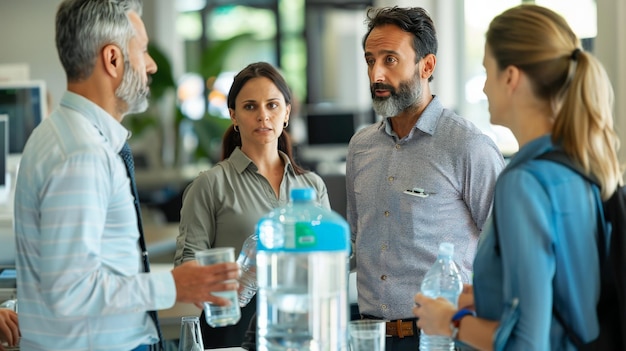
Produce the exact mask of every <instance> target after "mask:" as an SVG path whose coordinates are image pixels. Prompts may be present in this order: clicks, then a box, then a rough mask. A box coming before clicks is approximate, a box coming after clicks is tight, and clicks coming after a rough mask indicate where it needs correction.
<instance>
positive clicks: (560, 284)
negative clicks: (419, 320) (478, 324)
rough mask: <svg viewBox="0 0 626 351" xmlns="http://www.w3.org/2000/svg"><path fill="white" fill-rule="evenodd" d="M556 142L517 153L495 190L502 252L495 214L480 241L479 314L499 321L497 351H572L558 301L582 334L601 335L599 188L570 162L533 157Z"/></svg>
mask: <svg viewBox="0 0 626 351" xmlns="http://www.w3.org/2000/svg"><path fill="white" fill-rule="evenodd" d="M552 148H553V146H552V143H551V141H550V136H544V137H541V138H538V139H535V140H534V141H532V142H530V143H528V144H526V145H524V147H522V148H521V149H520V150H519V152H518V153H517V154H516V155H515V157H513V159H512V160H511V162H510V163H509V165H508V166H507V168H506V169H505V170H504V171H503V172H502V174H501V175H500V177H499V179H498V182H497V184H496V190H495V194H494V215H495V218H496V225H497V228H498V242H499V247H500V254H497V253H496V250H495V246H496V244H495V235H494V232H493V225H492V223H491V220H490V221H489V224H488V225H487V227H486V229H485V232H484V233H483V236H481V239H480V242H479V244H478V251H477V253H476V260H475V262H474V298H475V304H476V312H477V315H478V316H479V317H481V318H485V319H490V320H497V321H500V328H499V329H498V331H497V334H496V339H495V340H494V349H495V350H504V349H506V350H574V349H575V348H574V347H573V345H572V344H571V342H570V340H569V339H568V337H567V336H566V334H565V332H564V330H563V328H562V327H561V325H560V324H559V323H558V322H557V321H556V320H555V318H554V316H553V314H552V305H553V303H554V304H555V305H556V307H557V309H558V310H559V312H560V314H561V315H562V317H563V319H564V320H566V321H567V322H568V323H569V326H570V327H571V328H572V329H573V330H574V331H575V332H576V333H577V334H578V336H579V337H580V338H581V339H582V340H584V341H590V340H592V339H594V338H595V337H597V335H598V320H597V317H596V304H597V301H598V298H599V294H600V288H599V286H600V282H599V278H600V270H599V266H598V251H597V244H596V235H597V223H596V216H595V215H594V214H595V213H596V201H600V194H599V191H598V189H597V188H596V187H591V186H590V184H589V183H587V182H586V181H585V180H584V179H583V178H582V177H581V176H580V175H578V174H577V173H575V172H574V171H572V170H570V169H569V168H567V167H565V166H562V165H559V164H557V163H555V162H550V161H546V160H534V159H535V158H536V157H538V156H539V155H541V154H543V153H545V152H547V151H548V150H551V149H552ZM590 188H591V189H592V191H591V192H590V190H589V189H590Z"/></svg>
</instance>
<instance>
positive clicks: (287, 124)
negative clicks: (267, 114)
mask: <svg viewBox="0 0 626 351" xmlns="http://www.w3.org/2000/svg"><path fill="white" fill-rule="evenodd" d="M287 127H289V121H288V120H287V121H285V123H283V129H286V128H287Z"/></svg>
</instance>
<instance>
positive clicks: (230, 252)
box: [195, 247, 241, 328]
mask: <svg viewBox="0 0 626 351" xmlns="http://www.w3.org/2000/svg"><path fill="white" fill-rule="evenodd" d="M195 255H196V260H197V261H198V264H200V265H202V266H209V265H212V264H216V263H222V262H235V248H233V247H218V248H212V249H207V250H202V251H197V252H196V254H195ZM233 282H234V281H233ZM212 294H213V295H215V296H218V297H221V298H224V299H227V300H229V301H230V305H228V306H218V305H214V304H212V303H209V302H205V303H204V315H205V317H206V322H207V324H208V325H210V326H212V327H213V328H217V327H225V326H227V325H234V324H237V322H239V319H240V318H241V310H240V309H239V301H238V299H237V290H227V291H218V292H213V293H212Z"/></svg>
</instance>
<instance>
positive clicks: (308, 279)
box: [257, 188, 350, 351]
mask: <svg viewBox="0 0 626 351" xmlns="http://www.w3.org/2000/svg"><path fill="white" fill-rule="evenodd" d="M290 196H291V197H290V202H289V204H288V205H287V206H285V207H282V208H278V209H275V210H273V211H271V212H270V213H268V214H267V215H265V216H264V217H263V218H261V219H260V220H259V222H258V224H257V233H258V235H259V241H258V247H257V278H258V285H259V290H258V292H257V328H258V329H257V330H258V332H257V349H258V350H260V351H267V350H284V351H287V350H299V351H300V350H310V351H326V350H347V349H348V342H347V340H348V338H347V337H348V330H347V327H348V315H349V313H348V309H349V306H348V269H349V267H348V259H349V254H350V244H349V230H348V223H347V222H346V221H345V220H344V219H343V217H341V215H339V214H338V213H336V212H334V211H331V210H327V209H324V208H321V207H318V206H316V205H315V199H316V194H315V190H314V189H311V188H304V189H293V190H292V191H291V194H290Z"/></svg>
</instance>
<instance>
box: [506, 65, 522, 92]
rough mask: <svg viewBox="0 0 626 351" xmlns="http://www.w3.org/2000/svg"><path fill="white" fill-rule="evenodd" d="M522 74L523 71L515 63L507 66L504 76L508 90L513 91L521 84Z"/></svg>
mask: <svg viewBox="0 0 626 351" xmlns="http://www.w3.org/2000/svg"><path fill="white" fill-rule="evenodd" d="M521 74H522V71H521V70H520V69H519V68H518V67H516V66H513V65H509V66H508V67H507V68H505V69H504V78H505V82H506V86H507V90H509V91H511V92H512V91H515V90H516V89H517V88H518V86H519V84H520V79H521Z"/></svg>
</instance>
